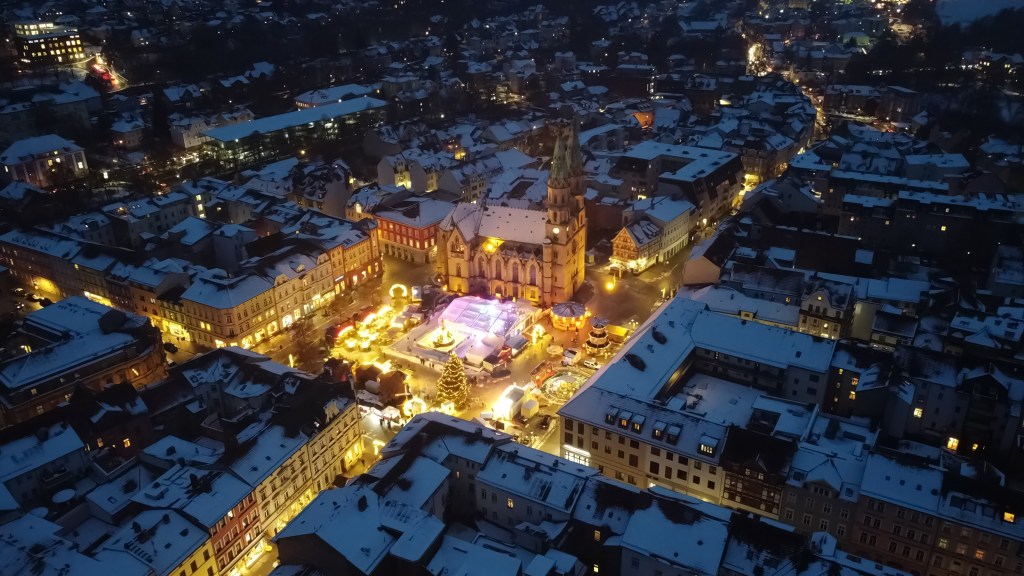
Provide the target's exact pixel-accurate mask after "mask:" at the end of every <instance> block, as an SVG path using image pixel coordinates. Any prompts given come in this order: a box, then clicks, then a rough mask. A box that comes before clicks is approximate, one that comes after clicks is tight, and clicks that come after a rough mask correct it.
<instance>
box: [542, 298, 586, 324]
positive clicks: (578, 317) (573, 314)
mask: <svg viewBox="0 0 1024 576" xmlns="http://www.w3.org/2000/svg"><path fill="white" fill-rule="evenodd" d="M587 316H590V312H588V311H587V307H586V306H584V305H583V304H580V303H579V302H562V303H560V304H555V305H554V306H552V307H551V325H552V326H554V328H555V329H556V330H562V331H569V330H579V329H581V328H582V327H583V324H584V322H586V321H587Z"/></svg>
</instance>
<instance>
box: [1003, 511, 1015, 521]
mask: <svg viewBox="0 0 1024 576" xmlns="http://www.w3.org/2000/svg"><path fill="white" fill-rule="evenodd" d="M1016 518H1017V517H1016V516H1015V515H1014V514H1013V512H1003V522H1009V523H1010V524H1013V522H1014V520H1016Z"/></svg>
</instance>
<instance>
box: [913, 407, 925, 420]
mask: <svg viewBox="0 0 1024 576" xmlns="http://www.w3.org/2000/svg"><path fill="white" fill-rule="evenodd" d="M921 416H924V408H914V418H920V417H921Z"/></svg>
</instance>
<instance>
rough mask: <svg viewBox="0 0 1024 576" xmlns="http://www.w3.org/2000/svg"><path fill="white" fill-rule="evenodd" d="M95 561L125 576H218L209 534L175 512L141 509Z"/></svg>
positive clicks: (112, 537) (114, 536)
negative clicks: (148, 575)
mask: <svg viewBox="0 0 1024 576" xmlns="http://www.w3.org/2000/svg"><path fill="white" fill-rule="evenodd" d="M96 559H97V560H98V561H100V562H101V563H103V564H105V565H108V566H117V567H118V572H119V573H120V574H125V575H129V576H146V575H147V574H158V575H160V576H181V574H182V573H184V574H186V576H190V575H195V576H214V575H216V574H219V570H218V567H217V562H216V559H215V557H214V554H213V546H212V542H211V540H210V537H209V535H208V534H207V533H206V532H205V531H204V530H202V529H200V528H199V526H197V525H196V524H195V523H194V522H192V521H191V520H189V519H188V518H186V517H185V516H184V515H182V514H181V513H180V512H178V511H177V510H144V511H142V512H139V513H138V514H137V515H135V516H133V517H132V518H131V521H130V522H125V524H124V525H123V526H122V527H121V530H120V531H119V532H117V533H115V534H113V535H112V536H111V537H110V539H108V540H107V541H106V542H104V543H103V545H102V547H101V549H100V551H99V552H98V553H97V554H96Z"/></svg>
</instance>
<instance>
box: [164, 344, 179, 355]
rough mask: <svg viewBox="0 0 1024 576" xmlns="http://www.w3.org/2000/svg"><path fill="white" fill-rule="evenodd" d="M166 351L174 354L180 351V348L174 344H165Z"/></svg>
mask: <svg viewBox="0 0 1024 576" xmlns="http://www.w3.org/2000/svg"><path fill="white" fill-rule="evenodd" d="M164 350H166V351H168V352H170V353H171V354H174V353H176V352H177V351H178V347H177V346H175V345H174V343H173V342H164Z"/></svg>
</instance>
